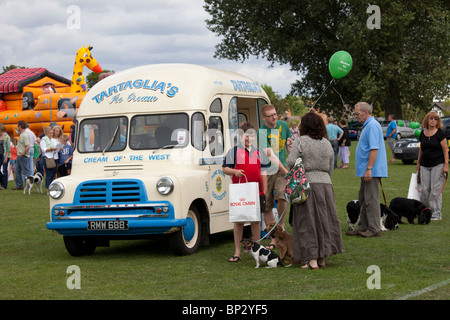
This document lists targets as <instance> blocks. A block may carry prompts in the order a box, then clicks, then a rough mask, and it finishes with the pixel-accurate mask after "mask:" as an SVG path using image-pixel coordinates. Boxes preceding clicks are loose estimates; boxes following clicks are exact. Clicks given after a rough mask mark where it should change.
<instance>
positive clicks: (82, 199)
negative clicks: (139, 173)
mask: <svg viewBox="0 0 450 320" xmlns="http://www.w3.org/2000/svg"><path fill="white" fill-rule="evenodd" d="M145 200H146V194H145V188H144V186H143V184H142V182H141V181H139V180H98V181H86V182H83V183H82V184H80V185H79V186H78V188H77V190H76V192H75V199H74V204H94V203H98V204H101V203H103V204H109V203H111V204H118V203H139V202H145Z"/></svg>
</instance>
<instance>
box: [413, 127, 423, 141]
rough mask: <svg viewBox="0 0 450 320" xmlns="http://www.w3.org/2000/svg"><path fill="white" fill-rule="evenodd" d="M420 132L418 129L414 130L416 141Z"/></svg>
mask: <svg viewBox="0 0 450 320" xmlns="http://www.w3.org/2000/svg"><path fill="white" fill-rule="evenodd" d="M421 132H422V130H420V129H416V130H414V135H415V136H416V138H417V139H419V137H420V133H421Z"/></svg>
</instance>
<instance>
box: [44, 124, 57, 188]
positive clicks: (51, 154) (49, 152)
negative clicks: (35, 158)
mask: <svg viewBox="0 0 450 320" xmlns="http://www.w3.org/2000/svg"><path fill="white" fill-rule="evenodd" d="M44 133H45V136H44V137H42V139H41V151H42V156H43V157H44V169H45V188H47V195H49V191H48V187H49V186H50V184H51V183H52V181H53V179H54V176H55V173H56V170H57V167H58V166H57V165H56V161H58V158H57V157H56V155H55V153H57V151H58V149H57V148H56V142H54V141H56V140H54V139H52V138H53V129H52V128H51V127H45V128H44ZM45 159H54V160H55V167H54V168H48V167H47V163H46V161H45Z"/></svg>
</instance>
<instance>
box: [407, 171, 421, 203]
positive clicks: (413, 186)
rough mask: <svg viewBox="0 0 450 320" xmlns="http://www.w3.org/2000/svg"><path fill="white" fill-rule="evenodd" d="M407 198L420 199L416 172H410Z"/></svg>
mask: <svg viewBox="0 0 450 320" xmlns="http://www.w3.org/2000/svg"><path fill="white" fill-rule="evenodd" d="M408 199H415V200H419V201H420V188H419V184H418V183H417V173H413V174H411V181H410V182H409V191H408Z"/></svg>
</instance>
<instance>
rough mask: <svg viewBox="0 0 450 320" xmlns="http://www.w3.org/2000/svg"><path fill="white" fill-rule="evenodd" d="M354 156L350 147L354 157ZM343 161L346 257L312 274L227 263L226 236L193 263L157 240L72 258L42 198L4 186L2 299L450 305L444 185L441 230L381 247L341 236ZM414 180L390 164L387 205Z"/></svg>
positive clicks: (349, 179) (348, 181)
mask: <svg viewBox="0 0 450 320" xmlns="http://www.w3.org/2000/svg"><path fill="white" fill-rule="evenodd" d="M355 147H356V143H355V142H353V144H352V147H351V153H352V155H354V152H355ZM350 161H351V163H350V168H349V169H347V170H335V172H334V174H333V177H332V179H333V187H334V191H335V198H336V199H335V200H336V206H337V209H338V214H339V217H340V221H341V228H342V233H343V239H344V246H345V253H344V254H341V255H337V256H333V257H331V258H329V259H328V260H327V268H326V269H320V270H303V269H300V268H299V266H292V267H290V268H277V269H265V268H260V269H254V266H255V263H254V260H253V259H252V258H251V257H250V256H249V255H243V257H242V260H241V261H240V262H239V263H233V264H232V263H228V262H227V259H228V258H229V257H230V256H231V255H232V254H233V242H232V241H233V240H232V239H233V235H232V232H225V233H221V234H218V235H213V236H211V241H210V242H211V244H210V246H209V247H204V248H200V250H199V251H198V252H197V253H196V254H194V255H191V256H184V257H179V256H174V255H172V253H171V251H170V249H169V246H168V244H167V243H166V242H165V241H162V240H154V241H144V240H142V241H112V242H111V247H110V248H97V250H96V252H95V253H94V254H93V255H91V256H85V257H81V258H74V257H71V256H70V255H69V254H68V253H67V252H66V250H65V247H64V244H63V240H62V237H61V236H59V235H57V234H56V233H52V232H51V231H49V230H47V229H46V226H45V224H46V222H47V221H48V220H49V203H48V198H47V196H45V195H42V194H37V193H36V192H35V191H34V192H33V194H32V195H30V196H29V195H23V194H22V192H20V191H12V190H11V187H13V186H14V182H12V181H11V182H10V185H9V189H8V190H2V191H0V202H1V209H0V236H1V241H0V299H2V300H16V299H26V300H35V299H43V300H47V299H49V300H55V299H58V300H60V299H64V300H66V299H69V300H71V299H88V300H92V299H125V300H136V299H137V300H139V299H164V300H173V299H176V300H213V299H214V300H222V299H231V300H248V299H250V300H291V299H294V300H297V299H302V300H307V299H324V300H330V299H350V300H356V299H358V300H360V299H363V300H365V299H367V300H371V299H382V300H385V299H400V298H407V299H426V300H447V299H449V298H450V246H449V244H450V231H449V230H450V214H449V213H450V209H449V208H450V193H449V186H447V187H446V189H445V190H444V203H443V217H444V218H443V220H442V221H432V222H431V223H430V224H429V225H409V224H403V225H401V226H400V228H399V229H398V230H395V231H390V232H385V233H383V235H382V237H380V238H368V239H364V238H361V237H348V236H345V231H346V212H345V206H346V204H347V202H348V201H349V200H352V199H356V198H357V195H358V189H359V178H356V177H355V172H354V169H353V167H354V162H353V156H352V157H351V160H350ZM413 172H415V165H403V164H402V163H401V162H400V161H397V162H396V163H394V164H389V178H388V179H384V180H383V189H384V192H385V193H386V197H387V201H388V202H389V201H390V200H391V199H392V198H394V197H397V196H404V197H406V195H407V193H408V187H409V180H410V177H411V173H413ZM380 195H381V193H380ZM380 200H381V201H383V199H382V197H380ZM288 230H289V229H288ZM264 241H267V240H264ZM71 265H76V266H78V267H79V268H80V272H81V273H80V274H81V278H80V279H81V282H80V284H81V288H80V289H73V290H70V289H68V287H67V280H68V278H69V277H70V276H71V275H72V272H67V268H68V267H69V266H71ZM373 265H375V266H378V267H379V268H380V277H379V280H380V286H381V288H380V289H369V288H368V286H367V282H368V279H369V283H374V282H373V281H371V279H372V278H369V277H371V276H372V272H369V273H367V271H368V268H369V267H370V266H373ZM423 289H426V290H423ZM421 290H423V291H421Z"/></svg>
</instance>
